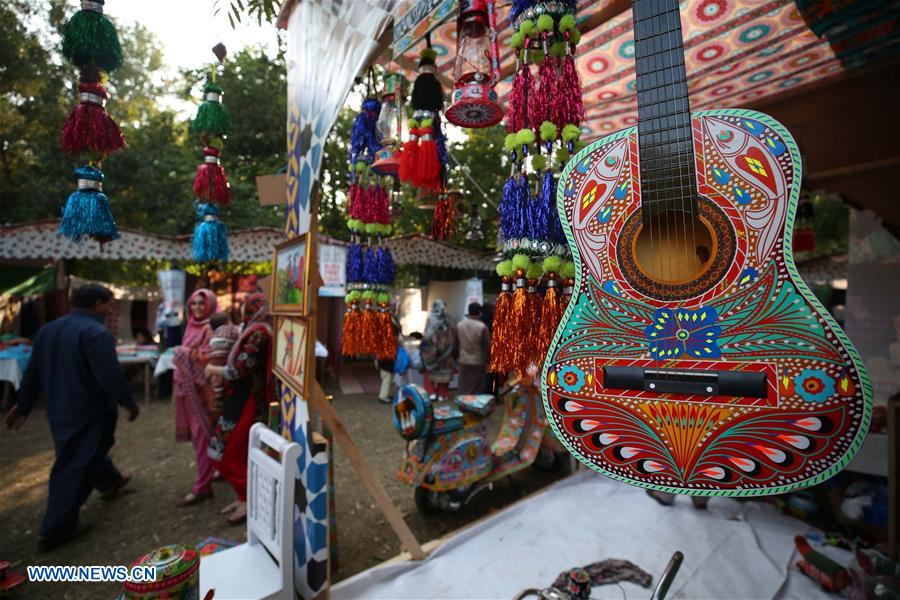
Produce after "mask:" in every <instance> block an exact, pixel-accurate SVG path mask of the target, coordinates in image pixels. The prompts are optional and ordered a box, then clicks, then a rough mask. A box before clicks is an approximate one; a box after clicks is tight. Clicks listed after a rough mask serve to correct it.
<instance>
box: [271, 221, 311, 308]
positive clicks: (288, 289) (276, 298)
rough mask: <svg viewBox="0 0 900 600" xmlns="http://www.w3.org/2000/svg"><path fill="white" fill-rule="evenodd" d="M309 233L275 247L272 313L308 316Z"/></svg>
mask: <svg viewBox="0 0 900 600" xmlns="http://www.w3.org/2000/svg"><path fill="white" fill-rule="evenodd" d="M308 238H309V234H308V233H305V234H303V235H298V236H297V237H295V238H292V239H290V240H288V241H286V242H283V243H281V244H278V245H277V246H275V256H274V257H273V259H272V313H273V314H276V315H306V314H307V312H308V302H307V297H306V296H307V294H306V288H307V286H306V284H307V282H308V281H309V262H310V260H309V239H308Z"/></svg>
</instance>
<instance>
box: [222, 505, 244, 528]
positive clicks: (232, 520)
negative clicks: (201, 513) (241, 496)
mask: <svg viewBox="0 0 900 600" xmlns="http://www.w3.org/2000/svg"><path fill="white" fill-rule="evenodd" d="M227 520H228V524H229V525H240V524H241V523H244V522H246V521H247V509H246V507H245V508H244V510H243V512H242V513H241V514H239V515H231V516H230V517H228V519H227Z"/></svg>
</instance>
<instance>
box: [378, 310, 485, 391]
mask: <svg viewBox="0 0 900 600" xmlns="http://www.w3.org/2000/svg"><path fill="white" fill-rule="evenodd" d="M484 312H485V311H484V308H483V307H482V305H481V304H479V303H477V302H472V303H471V304H469V306H468V308H467V310H466V315H465V317H464V318H463V319H462V320H461V321H459V322H458V323H456V322H454V319H453V318H452V317H451V316H450V314H449V313H448V312H447V303H446V302H444V301H443V300H435V301H434V303H433V304H432V306H431V311H430V312H429V313H428V319H427V321H426V322H425V333H424V335H421V334H418V333H414V334H412V336H411V337H413V338H415V339H419V340H421V341H420V342H419V345H418V350H417V352H416V353H415V356H414V358H412V359H410V358H409V357H408V356H407V353H406V350H405V349H404V347H403V345H402V344H401V345H400V346H399V347H398V350H397V358H396V359H395V360H394V361H379V363H378V367H379V369H380V371H381V378H382V379H381V381H382V384H381V389H380V390H379V394H378V399H379V400H380V401H381V402H385V403H388V402H390V401H391V397H390V388H391V380H392V378H394V376H395V375H396V376H399V380H398V381H397V383H398V385H402V384H403V383H405V381H406V377H405V373H406V370H407V368H409V367H412V368H417V369H418V370H420V371H421V372H422V378H423V385H424V387H425V390H426V391H427V392H428V394H429V395H430V396H431V399H432V400H434V401H442V400H446V399H447V398H448V397H449V395H450V382H451V381H452V380H453V377H454V376H457V377H458V379H457V393H458V394H460V395H465V394H482V393H487V392H490V391H492V390H491V388H492V385H491V379H490V376H489V374H488V372H487V365H488V363H489V359H490V347H491V334H490V327H489V323H490V321H489V319H486V318H485V316H486V315H484ZM395 329H397V330H399V326H396V325H395Z"/></svg>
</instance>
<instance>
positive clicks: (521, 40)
mask: <svg viewBox="0 0 900 600" xmlns="http://www.w3.org/2000/svg"><path fill="white" fill-rule="evenodd" d="M509 45H510V46H512V47H513V48H515V49H516V50H518V49H520V48H522V47H523V46H524V45H525V36H524V35H522V34H521V33H518V32H516V33H514V34H512V35H511V36H509Z"/></svg>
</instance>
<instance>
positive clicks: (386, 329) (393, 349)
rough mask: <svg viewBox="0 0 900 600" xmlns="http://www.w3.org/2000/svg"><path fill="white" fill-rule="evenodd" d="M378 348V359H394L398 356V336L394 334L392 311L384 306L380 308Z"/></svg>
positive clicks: (376, 355) (376, 354)
mask: <svg viewBox="0 0 900 600" xmlns="http://www.w3.org/2000/svg"><path fill="white" fill-rule="evenodd" d="M376 341H377V343H378V348H377V350H376V352H375V357H376V358H377V359H378V360H394V358H395V357H396V356H397V336H396V335H394V325H393V323H391V313H390V312H388V310H387V308H386V307H384V306H381V307H379V310H378V336H377V338H376Z"/></svg>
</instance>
